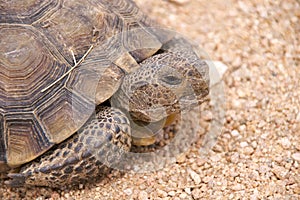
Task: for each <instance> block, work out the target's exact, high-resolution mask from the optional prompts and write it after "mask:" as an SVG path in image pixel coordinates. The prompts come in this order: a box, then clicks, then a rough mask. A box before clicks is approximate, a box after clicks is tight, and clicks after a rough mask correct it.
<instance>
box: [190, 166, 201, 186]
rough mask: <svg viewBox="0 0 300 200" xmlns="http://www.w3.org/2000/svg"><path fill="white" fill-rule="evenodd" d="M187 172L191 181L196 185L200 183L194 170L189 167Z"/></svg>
mask: <svg viewBox="0 0 300 200" xmlns="http://www.w3.org/2000/svg"><path fill="white" fill-rule="evenodd" d="M188 172H189V174H190V176H191V178H192V179H193V181H194V182H195V184H196V185H198V184H200V183H201V178H200V176H199V175H198V174H197V173H196V172H195V171H193V170H192V169H190V170H188Z"/></svg>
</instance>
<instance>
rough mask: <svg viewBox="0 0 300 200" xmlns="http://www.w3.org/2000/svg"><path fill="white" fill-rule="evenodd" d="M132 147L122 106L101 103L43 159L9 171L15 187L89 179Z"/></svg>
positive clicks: (10, 181)
mask: <svg viewBox="0 0 300 200" xmlns="http://www.w3.org/2000/svg"><path fill="white" fill-rule="evenodd" d="M130 147H131V137H130V124H129V120H128V119H127V117H126V116H125V114H123V113H122V112H121V111H120V110H118V109H116V108H111V107H100V108H99V109H98V110H97V113H96V117H94V118H92V119H90V120H89V121H88V122H87V123H86V125H85V126H84V127H83V128H82V129H81V130H79V131H78V132H77V133H76V134H74V135H73V136H71V137H70V138H68V139H67V140H66V141H64V142H63V143H61V144H59V145H57V146H56V147H55V148H54V150H52V151H49V152H48V153H46V154H45V155H43V156H42V157H41V158H40V159H37V160H35V161H33V162H30V163H28V164H27V165H25V166H23V167H22V168H21V170H20V172H19V173H10V174H8V177H10V179H9V180H7V181H6V184H8V185H10V186H12V187H19V186H23V185H38V186H50V187H60V186H61V185H66V184H68V185H73V184H78V183H83V182H87V181H88V180H92V179H94V178H95V177H98V176H101V175H103V174H105V173H106V172H108V171H109V167H110V166H112V165H115V164H116V163H117V162H119V161H120V159H121V158H122V155H123V154H124V152H127V151H129V149H130Z"/></svg>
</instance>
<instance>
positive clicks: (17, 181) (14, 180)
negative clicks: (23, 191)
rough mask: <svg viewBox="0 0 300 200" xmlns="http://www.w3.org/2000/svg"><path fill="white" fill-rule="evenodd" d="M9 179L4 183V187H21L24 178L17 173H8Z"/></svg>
mask: <svg viewBox="0 0 300 200" xmlns="http://www.w3.org/2000/svg"><path fill="white" fill-rule="evenodd" d="M7 176H8V177H9V178H10V179H9V180H6V181H4V183H5V185H8V186H10V187H21V186H23V185H24V184H25V176H24V175H23V174H19V173H9V174H8V175H7Z"/></svg>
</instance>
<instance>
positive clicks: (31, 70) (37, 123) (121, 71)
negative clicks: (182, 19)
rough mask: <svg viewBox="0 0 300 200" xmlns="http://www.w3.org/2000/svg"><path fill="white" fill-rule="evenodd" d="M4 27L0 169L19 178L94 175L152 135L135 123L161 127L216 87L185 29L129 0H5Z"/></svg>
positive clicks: (51, 182) (17, 181) (59, 180)
mask: <svg viewBox="0 0 300 200" xmlns="http://www.w3.org/2000/svg"><path fill="white" fill-rule="evenodd" d="M0 30H1V31H0V44H1V48H0V51H1V54H0V77H1V78H0V83H1V84H0V173H2V174H6V175H5V179H6V181H5V183H6V184H7V185H10V186H12V187H20V186H24V185H40V186H49V187H57V186H61V185H66V184H78V183H80V182H82V181H88V180H92V179H93V178H94V177H96V176H98V175H99V174H104V173H105V171H106V166H109V165H111V164H112V163H114V162H118V160H119V159H120V158H121V157H122V155H123V152H127V151H129V150H130V147H131V145H132V144H134V145H137V146H139V145H141V146H143V145H144V146H147V145H150V144H152V143H153V141H154V140H153V134H152V133H153V132H155V131H154V130H152V129H150V130H149V129H148V128H144V129H143V126H142V125H141V126H140V127H142V128H141V129H139V128H137V126H135V124H154V125H153V126H152V127H155V128H154V129H160V128H162V127H163V126H165V125H166V124H167V123H166V121H168V119H171V118H172V116H174V115H176V114H178V113H180V109H182V107H184V108H186V109H190V108H191V107H193V106H195V105H198V104H200V103H201V102H202V101H203V99H204V98H205V97H206V96H207V94H208V92H209V77H208V66H207V64H206V63H205V62H204V61H202V60H201V59H200V58H198V57H197V55H196V54H195V52H194V51H193V50H192V47H191V46H189V45H187V43H188V42H187V41H186V39H184V38H183V37H178V36H175V35H174V34H170V33H169V32H168V31H164V29H161V28H160V26H159V25H157V23H156V22H154V21H152V20H151V19H150V18H149V17H148V16H146V15H145V14H144V13H142V12H141V11H140V9H139V8H138V7H137V6H136V4H135V3H134V2H133V1H131V0H86V1H85V2H84V4H83V3H82V1H80V0H68V1H66V0H49V1H41V0H23V1H8V0H4V1H2V2H1V5H0ZM159 30H162V31H159ZM191 88H192V90H191ZM180 102H183V103H182V104H180ZM179 104H180V105H179ZM162 108H163V109H162ZM149 132H150V133H149ZM108 144H110V145H113V147H114V148H108V146H109V145H108ZM108 149H109V150H108ZM111 149H115V150H114V151H112V150H111ZM116 149H118V150H116Z"/></svg>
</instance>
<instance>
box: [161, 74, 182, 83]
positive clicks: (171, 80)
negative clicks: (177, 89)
mask: <svg viewBox="0 0 300 200" xmlns="http://www.w3.org/2000/svg"><path fill="white" fill-rule="evenodd" d="M161 80H162V81H163V82H165V83H167V84H170V85H179V84H180V83H181V82H182V80H181V78H179V77H177V76H173V75H167V76H164V77H162V79H161Z"/></svg>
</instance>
